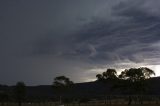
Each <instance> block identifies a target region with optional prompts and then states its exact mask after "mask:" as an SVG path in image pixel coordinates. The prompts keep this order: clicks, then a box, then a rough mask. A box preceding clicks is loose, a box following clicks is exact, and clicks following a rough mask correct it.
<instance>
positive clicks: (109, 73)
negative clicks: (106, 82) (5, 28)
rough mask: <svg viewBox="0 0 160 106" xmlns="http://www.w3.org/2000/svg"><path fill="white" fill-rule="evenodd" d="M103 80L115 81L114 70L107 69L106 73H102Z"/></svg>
mask: <svg viewBox="0 0 160 106" xmlns="http://www.w3.org/2000/svg"><path fill="white" fill-rule="evenodd" d="M103 77H104V79H112V80H113V79H116V78H117V72H116V70H115V69H107V71H106V72H103Z"/></svg>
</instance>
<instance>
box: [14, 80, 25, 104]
mask: <svg viewBox="0 0 160 106" xmlns="http://www.w3.org/2000/svg"><path fill="white" fill-rule="evenodd" d="M14 95H15V99H16V101H17V102H18V104H19V106H21V104H22V102H24V100H25V97H26V85H25V84H24V82H17V84H16V86H15V89H14Z"/></svg>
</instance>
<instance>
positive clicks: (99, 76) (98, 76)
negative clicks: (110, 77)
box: [96, 74, 104, 81]
mask: <svg viewBox="0 0 160 106" xmlns="http://www.w3.org/2000/svg"><path fill="white" fill-rule="evenodd" d="M96 78H97V80H98V81H103V80H104V78H103V75H101V74H97V75H96Z"/></svg>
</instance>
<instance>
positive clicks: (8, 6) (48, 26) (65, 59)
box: [0, 0, 160, 85]
mask: <svg viewBox="0 0 160 106" xmlns="http://www.w3.org/2000/svg"><path fill="white" fill-rule="evenodd" d="M159 10H160V1H159V0H0V84H7V85H14V84H15V83H16V82H17V81H24V82H25V83H26V84H27V85H47V84H52V82H53V79H54V78H55V77H56V76H60V75H65V76H67V77H69V78H70V79H71V80H72V81H74V82H86V81H93V80H95V78H96V74H98V73H102V72H103V71H106V69H107V68H115V69H117V70H118V72H119V73H120V71H122V70H123V69H127V68H132V67H142V66H145V67H149V68H151V69H153V70H154V71H155V72H156V75H157V76H159V75H160V30H159V29H160V12H159Z"/></svg>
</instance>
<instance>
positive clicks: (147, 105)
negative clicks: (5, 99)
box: [0, 102, 160, 106]
mask: <svg viewBox="0 0 160 106" xmlns="http://www.w3.org/2000/svg"><path fill="white" fill-rule="evenodd" d="M0 106H18V103H4V104H0ZM22 106H128V104H127V102H124V103H112V104H104V103H81V104H78V103H71V104H63V105H59V104H58V103H53V102H47V103H22ZM130 106H160V102H144V103H143V104H135V103H132V104H131V105H130Z"/></svg>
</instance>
